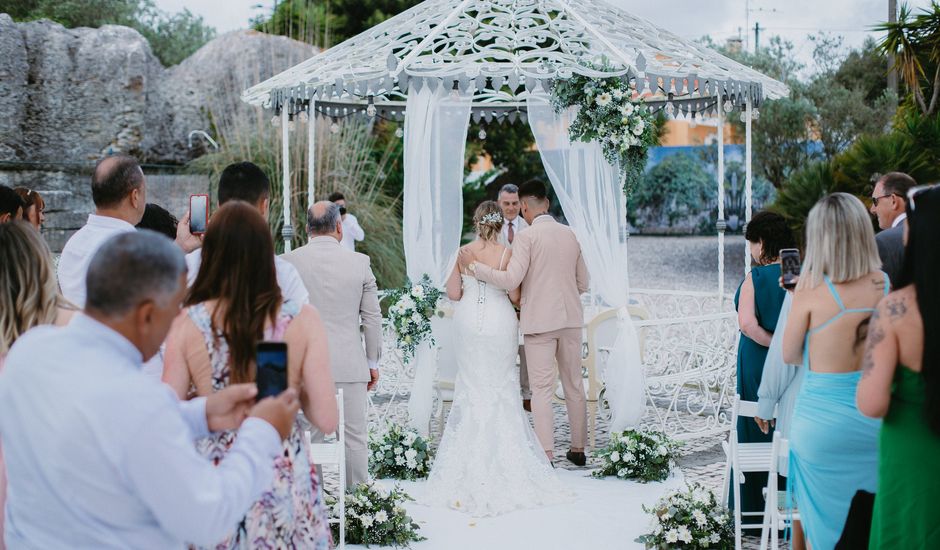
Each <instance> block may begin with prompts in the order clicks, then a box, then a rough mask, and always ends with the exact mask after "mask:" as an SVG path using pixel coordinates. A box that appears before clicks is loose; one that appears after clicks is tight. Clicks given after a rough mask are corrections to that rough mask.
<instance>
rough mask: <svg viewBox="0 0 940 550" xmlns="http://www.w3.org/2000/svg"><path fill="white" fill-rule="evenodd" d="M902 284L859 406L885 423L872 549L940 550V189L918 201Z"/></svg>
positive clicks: (883, 319) (872, 354) (875, 331)
mask: <svg viewBox="0 0 940 550" xmlns="http://www.w3.org/2000/svg"><path fill="white" fill-rule="evenodd" d="M911 199H912V200H911V202H910V203H909V205H908V217H907V223H908V242H907V247H906V250H905V253H904V262H905V265H904V269H903V271H902V275H901V280H900V281H898V284H897V285H896V287H897V288H898V290H896V291H894V292H892V293H891V294H889V295H888V297H887V298H885V299H884V300H882V301H881V303H879V304H878V310H877V314H876V315H874V316H872V321H871V326H870V327H869V332H868V343H867V346H866V350H865V359H864V361H863V362H862V364H863V366H864V371H863V374H862V379H861V381H860V382H859V383H858V390H857V394H856V402H857V404H858V409H859V411H861V413H862V414H864V415H865V416H869V417H872V418H884V423H883V425H882V428H881V434H880V437H879V445H878V495H877V498H875V510H874V513H873V515H872V528H871V538H870V539H869V548H871V549H883V548H903V549H905V550H907V549H915V550H916V549H928V548H940V506H937V504H936V502H937V498H938V495H940V473H938V470H937V466H936V463H935V460H936V457H938V456H940V380H938V374H940V339H938V336H940V285H938V284H937V281H940V247H938V246H937V244H936V236H937V235H940V188H936V187H935V188H933V189H931V190H928V191H923V192H921V193H917V194H914V195H913V197H912V198H911Z"/></svg>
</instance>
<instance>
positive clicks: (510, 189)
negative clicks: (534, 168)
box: [497, 183, 519, 196]
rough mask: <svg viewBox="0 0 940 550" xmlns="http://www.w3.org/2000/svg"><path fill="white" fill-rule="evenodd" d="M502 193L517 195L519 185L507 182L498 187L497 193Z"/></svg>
mask: <svg viewBox="0 0 940 550" xmlns="http://www.w3.org/2000/svg"><path fill="white" fill-rule="evenodd" d="M503 193H515V194H517V195H518V194H519V186H518V185H516V184H515V183H507V184H506V185H504V186H502V187H500V188H499V195H502V194H503ZM497 196H498V195H497Z"/></svg>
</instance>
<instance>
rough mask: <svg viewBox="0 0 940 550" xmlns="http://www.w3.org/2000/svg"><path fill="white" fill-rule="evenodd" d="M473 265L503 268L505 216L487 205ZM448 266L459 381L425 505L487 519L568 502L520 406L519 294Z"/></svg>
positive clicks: (481, 211) (480, 210) (481, 212)
mask: <svg viewBox="0 0 940 550" xmlns="http://www.w3.org/2000/svg"><path fill="white" fill-rule="evenodd" d="M473 221H474V225H475V227H476V230H477V234H478V238H477V239H476V240H475V241H474V242H472V243H470V244H468V245H466V246H465V247H464V249H466V250H467V251H469V252H470V254H461V256H470V257H472V260H474V261H476V262H479V263H483V264H486V265H488V266H491V267H493V268H496V269H504V268H505V266H506V265H507V263H508V262H509V257H510V255H511V252H510V251H509V250H508V249H507V248H505V247H504V246H502V245H501V244H499V243H498V242H497V239H498V238H499V234H500V230H501V229H502V226H503V216H502V213H501V211H500V209H499V206H498V205H497V204H496V203H495V202H493V201H486V202H484V203H482V204H480V206H479V207H477V209H476V213H475V214H474V216H473ZM466 273H467V266H466V265H460V264H458V265H456V266H454V272H453V273H452V274H451V276H450V278H449V279H448V281H447V295H448V297H449V298H450V299H451V300H453V301H455V302H457V303H456V306H455V308H454V324H455V327H454V345H455V351H456V356H457V379H456V384H455V391H454V401H453V406H452V407H451V411H450V416H449V417H448V419H447V427H446V428H445V430H444V436H443V438H442V439H441V444H440V447H439V448H438V451H437V458H436V460H435V462H434V465H433V467H432V468H431V474H430V477H429V479H428V488H427V494H428V495H429V496H428V498H427V501H428V502H427V503H428V504H432V505H443V506H449V507H451V508H453V509H455V510H460V511H464V512H467V513H470V514H472V515H474V516H492V515H497V514H502V513H506V512H510V511H513V510H517V509H520V508H530V507H535V506H542V505H547V504H554V503H557V502H562V501H566V500H569V499H570V497H572V496H573V495H572V494H571V493H570V492H569V491H568V490H567V489H566V488H565V487H564V486H563V485H562V483H561V481H559V479H558V478H557V477H556V475H555V472H554V470H553V466H552V464H551V463H550V462H549V461H548V459H547V458H546V456H545V452H544V451H543V450H542V446H541V445H540V444H539V442H538V440H537V439H536V437H535V433H534V431H533V430H532V427H531V426H530V425H529V420H528V418H526V416H525V413H524V412H523V409H522V404H521V398H520V394H519V371H518V369H516V355H517V353H518V349H519V328H518V321H517V319H516V313H515V310H514V309H513V305H512V303H510V300H511V301H512V302H513V303H518V301H519V294H520V293H519V289H516V290H513V291H511V292H510V293H509V295H508V296H507V293H506V291H505V290H500V289H498V288H495V287H492V286H489V285H487V284H486V283H484V282H482V281H478V280H476V279H474V278H473V277H472V276H470V275H468V274H466Z"/></svg>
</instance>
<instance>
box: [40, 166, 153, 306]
mask: <svg viewBox="0 0 940 550" xmlns="http://www.w3.org/2000/svg"><path fill="white" fill-rule="evenodd" d="M91 198H92V200H93V201H94V203H95V213H94V214H89V215H88V221H87V222H86V223H85V226H84V227H82V228H81V229H79V230H78V231H77V232H75V234H74V235H72V237H71V238H69V240H68V242H67V243H65V248H63V249H62V256H61V257H60V258H59V271H58V277H59V288H61V289H62V296H64V297H65V299H66V300H68V301H70V302H72V303H73V304H75V305H76V306H78V307H80V308H81V307H84V306H85V273H86V272H87V271H88V264H89V263H90V262H91V258H92V257H93V256H94V255H95V251H97V250H98V247H100V246H101V243H103V242H105V241H106V240H108V238H110V237H113V236H114V235H117V234H120V233H128V232H131V231H134V230H135V229H134V226H135V225H137V224H138V223H140V220H141V218H143V217H144V209H145V208H146V206H147V183H146V181H145V178H144V173H143V172H142V171H141V169H140V165H139V164H138V163H137V159H135V158H134V157H131V156H127V155H114V156H110V157H107V158H104V159H102V160H100V161H98V164H97V166H95V171H94V173H93V174H92V176H91Z"/></svg>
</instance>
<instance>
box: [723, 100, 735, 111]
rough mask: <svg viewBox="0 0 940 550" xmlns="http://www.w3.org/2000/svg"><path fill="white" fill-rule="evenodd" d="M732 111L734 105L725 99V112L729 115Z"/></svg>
mask: <svg viewBox="0 0 940 550" xmlns="http://www.w3.org/2000/svg"><path fill="white" fill-rule="evenodd" d="M733 110H734V103H732V102H731V100H730V99H726V100H725V112H726V113H730V112H731V111H733Z"/></svg>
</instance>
